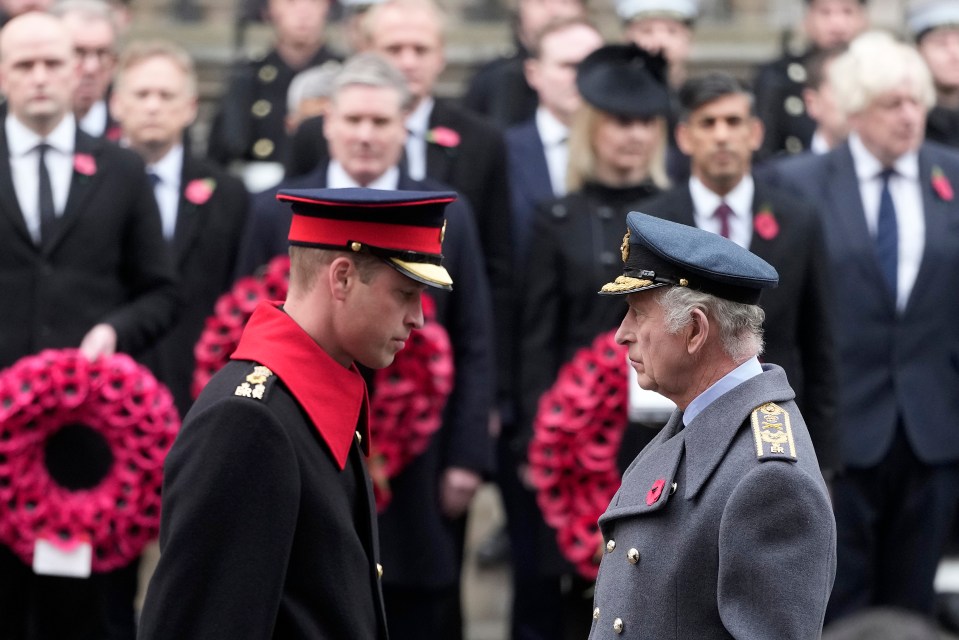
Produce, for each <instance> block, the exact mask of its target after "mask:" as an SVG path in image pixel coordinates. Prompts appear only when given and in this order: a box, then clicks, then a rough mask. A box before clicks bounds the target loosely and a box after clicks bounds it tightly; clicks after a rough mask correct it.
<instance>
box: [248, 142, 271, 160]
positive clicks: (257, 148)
mask: <svg viewBox="0 0 959 640" xmlns="http://www.w3.org/2000/svg"><path fill="white" fill-rule="evenodd" d="M274 146H275V145H274V144H273V141H272V140H270V139H269V138H260V139H259V140H257V141H256V142H255V143H254V144H253V155H255V156H256V157H257V158H266V157H269V155H270V154H271V153H273V148H274Z"/></svg>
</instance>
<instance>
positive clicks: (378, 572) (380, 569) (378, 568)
mask: <svg viewBox="0 0 959 640" xmlns="http://www.w3.org/2000/svg"><path fill="white" fill-rule="evenodd" d="M376 577H377V578H382V577H383V565H381V564H380V563H379V562H377V563H376Z"/></svg>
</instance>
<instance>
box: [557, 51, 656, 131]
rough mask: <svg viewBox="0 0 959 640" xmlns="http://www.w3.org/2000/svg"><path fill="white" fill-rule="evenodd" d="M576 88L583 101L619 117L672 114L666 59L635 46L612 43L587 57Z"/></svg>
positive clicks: (578, 72) (577, 77)
mask: <svg viewBox="0 0 959 640" xmlns="http://www.w3.org/2000/svg"><path fill="white" fill-rule="evenodd" d="M576 87H577V88H578V89H579V93H580V95H581V96H583V100H585V101H586V102H588V103H589V104H590V105H592V106H593V107H595V108H597V109H599V110H601V111H605V112H607V113H611V114H613V115H615V116H621V117H625V118H651V117H653V116H664V115H666V114H667V113H669V90H668V89H667V85H666V59H665V58H664V57H663V56H662V54H660V53H650V52H648V51H646V50H644V49H640V48H639V47H637V46H636V45H635V44H610V45H606V46H605V47H600V48H599V49H597V50H596V51H594V52H592V53H591V54H589V55H588V56H586V58H584V59H583V61H582V62H580V63H579V68H578V70H577V71H576Z"/></svg>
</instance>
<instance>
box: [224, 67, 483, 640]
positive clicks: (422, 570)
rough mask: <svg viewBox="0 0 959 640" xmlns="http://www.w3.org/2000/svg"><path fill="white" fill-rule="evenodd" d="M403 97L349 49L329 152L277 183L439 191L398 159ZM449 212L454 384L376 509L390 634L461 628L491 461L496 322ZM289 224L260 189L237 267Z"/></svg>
mask: <svg viewBox="0 0 959 640" xmlns="http://www.w3.org/2000/svg"><path fill="white" fill-rule="evenodd" d="M411 103H412V96H411V94H410V92H409V89H408V88H407V83H406V81H405V80H404V78H403V76H402V75H400V74H399V72H398V71H397V70H396V69H394V68H393V67H392V66H390V64H389V63H388V62H386V61H385V60H384V59H383V58H381V57H380V56H378V55H376V54H372V53H367V54H361V55H359V56H355V57H353V58H351V59H350V60H348V61H347V62H346V63H345V65H344V67H343V70H342V71H341V72H340V74H339V75H338V76H337V78H336V80H335V81H334V86H333V93H332V95H331V98H330V104H329V110H328V112H327V115H326V118H325V120H324V130H325V133H326V139H327V141H328V143H329V151H330V161H329V163H328V164H326V165H325V166H322V167H319V168H318V169H316V170H315V171H314V172H313V173H311V174H309V175H307V176H301V177H299V178H292V179H289V180H286V181H284V182H283V183H282V184H281V188H283V189H290V188H300V187H306V186H309V187H311V188H312V187H330V188H345V187H368V188H374V189H390V190H393V189H402V190H410V189H412V190H420V191H436V190H440V189H441V188H442V185H438V183H436V182H434V181H431V180H425V181H419V180H413V179H412V178H410V177H409V175H408V174H407V173H406V171H405V170H404V169H403V168H402V167H401V166H400V165H399V162H400V157H401V156H402V154H403V143H404V141H405V139H406V127H405V125H404V120H405V116H406V113H407V110H408V108H409V105H410V104H411ZM284 209H285V211H284ZM446 218H447V221H448V225H447V228H446V240H445V243H444V246H443V253H444V262H443V264H444V265H445V266H446V268H447V269H448V270H449V272H450V274H451V275H452V277H453V280H455V281H456V283H457V286H456V287H455V288H454V289H453V291H452V292H449V293H446V292H442V291H439V292H436V293H435V295H434V300H435V302H436V312H437V314H436V316H437V321H438V322H439V323H440V324H442V325H443V326H444V327H445V328H446V331H447V332H448V333H449V336H450V342H451V344H452V348H453V363H454V369H455V378H454V381H453V391H452V394H451V395H450V397H449V400H448V402H447V405H446V409H445V411H444V414H443V421H442V426H441V427H440V429H439V431H437V432H436V433H435V434H434V435H433V437H432V440H431V441H430V444H429V447H428V448H427V450H426V451H425V452H424V453H423V454H422V455H420V456H419V457H417V458H416V459H415V460H413V461H412V462H411V463H410V464H409V466H407V467H406V468H405V469H404V470H403V471H401V472H400V473H399V475H398V476H397V477H396V478H394V479H393V480H392V481H391V483H390V488H391V490H392V501H391V502H390V504H389V506H388V507H387V509H386V510H385V511H384V512H383V513H382V515H381V517H380V544H381V548H382V550H383V564H384V566H385V572H384V574H383V590H384V595H385V598H386V610H387V619H388V620H389V624H390V636H391V637H392V638H393V639H394V640H397V639H399V640H404V639H407V638H409V639H416V640H419V639H420V638H444V639H445V638H451V639H455V638H458V637H460V635H461V633H462V629H461V626H462V623H461V620H460V591H459V584H460V568H461V562H462V553H463V543H464V535H465V520H466V519H465V514H466V510H467V509H468V507H469V504H470V502H471V500H472V497H473V494H474V493H475V491H476V489H477V488H478V486H479V484H480V482H481V480H482V478H483V477H484V476H485V475H487V474H488V473H489V472H490V470H491V466H492V457H493V456H492V442H491V439H490V436H489V431H488V422H489V416H490V412H491V407H492V392H493V389H492V379H493V359H492V331H491V322H490V318H489V309H490V302H489V290H488V285H487V282H486V275H485V273H484V271H483V256H482V254H481V250H480V246H479V242H478V238H477V233H476V228H475V226H474V223H473V219H472V213H471V211H470V210H469V207H468V206H467V205H466V204H465V203H460V202H459V201H457V202H456V203H453V204H451V205H450V206H449V207H448V208H447V210H446ZM289 226H290V214H289V209H287V208H286V207H283V206H282V205H279V204H277V203H276V201H275V198H274V197H273V194H272V193H269V192H267V193H262V194H259V195H257V196H256V197H255V198H254V201H253V206H252V209H251V212H250V221H249V224H248V228H247V231H246V235H245V237H244V241H243V248H242V250H241V257H240V265H239V268H240V269H241V270H245V269H249V268H256V266H259V265H261V264H263V263H265V262H266V261H267V260H269V259H270V258H272V257H273V256H274V255H276V254H277V253H279V252H281V251H282V248H281V247H279V246H278V244H279V243H280V242H281V241H282V238H283V237H285V235H286V232H287V230H288V229H289Z"/></svg>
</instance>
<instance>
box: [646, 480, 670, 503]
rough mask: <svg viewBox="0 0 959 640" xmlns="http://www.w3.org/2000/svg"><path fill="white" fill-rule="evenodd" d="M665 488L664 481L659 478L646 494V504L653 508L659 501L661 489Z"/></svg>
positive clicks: (661, 493)
mask: <svg viewBox="0 0 959 640" xmlns="http://www.w3.org/2000/svg"><path fill="white" fill-rule="evenodd" d="M665 486H666V480H665V479H664V478H660V479H659V480H657V481H656V482H654V483H653V487H652V488H651V489H650V490H649V493H647V494H646V504H647V505H649V506H653V505H654V504H656V501H657V500H659V496H661V495H663V487H665Z"/></svg>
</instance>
